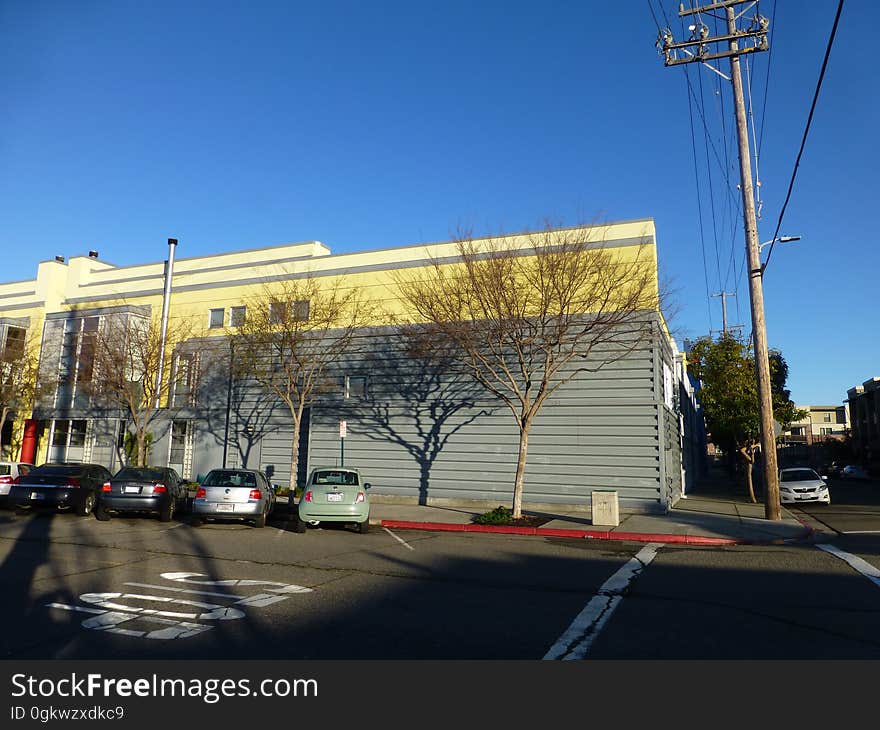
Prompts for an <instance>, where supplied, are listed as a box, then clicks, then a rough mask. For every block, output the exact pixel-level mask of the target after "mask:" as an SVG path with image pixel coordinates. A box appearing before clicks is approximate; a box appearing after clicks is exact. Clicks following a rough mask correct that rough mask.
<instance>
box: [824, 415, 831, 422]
mask: <svg viewBox="0 0 880 730" xmlns="http://www.w3.org/2000/svg"><path fill="white" fill-rule="evenodd" d="M823 420H824V421H825V423H831V414H830V413H826V414H825V416H824V418H823Z"/></svg>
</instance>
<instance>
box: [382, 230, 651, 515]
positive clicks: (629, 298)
mask: <svg viewBox="0 0 880 730" xmlns="http://www.w3.org/2000/svg"><path fill="white" fill-rule="evenodd" d="M601 230H602V229H600V228H598V227H592V228H575V229H558V228H553V227H551V226H546V227H545V228H544V229H543V230H541V231H539V232H535V233H530V234H525V235H524V237H523V238H522V239H510V238H507V239H505V238H498V239H482V240H478V239H473V238H469V237H465V238H461V239H459V240H458V241H457V242H456V243H457V246H456V248H457V254H458V255H457V256H456V257H455V260H454V261H451V262H450V261H449V260H439V259H438V260H433V261H432V262H431V264H430V266H429V267H428V268H427V270H426V271H420V272H419V275H418V278H414V277H412V276H406V275H403V274H400V275H397V277H396V282H397V285H398V288H399V291H400V295H401V298H402V300H403V301H404V302H405V303H406V304H407V305H408V307H409V309H410V310H411V318H412V320H413V321H414V322H422V323H426V324H427V326H428V327H429V328H430V329H431V330H433V334H434V338H435V340H436V342H437V344H438V346H440V347H442V348H443V351H444V352H445V353H447V354H450V355H451V356H452V357H453V358H454V359H455V360H456V361H457V364H458V365H459V366H461V367H462V368H463V370H464V372H465V373H467V374H468V375H469V376H470V377H472V378H474V379H475V380H476V381H477V382H479V383H480V384H481V385H482V386H483V387H484V388H485V389H486V390H487V391H488V392H489V393H490V394H492V395H494V396H495V397H497V398H498V399H500V400H501V401H502V402H503V403H504V404H505V405H506V406H507V408H508V409H509V410H510V412H511V414H512V415H513V417H514V418H515V419H516V423H517V426H518V429H519V452H518V457H517V465H516V476H515V478H514V484H513V505H512V512H513V517H514V518H515V519H518V518H520V517H521V516H522V494H523V475H524V472H525V467H526V458H527V454H528V442H529V432H530V430H531V427H532V424H533V422H534V420H535V417H536V416H537V415H538V413H539V412H540V410H541V407H542V406H543V405H544V404H545V403H546V402H547V399H548V398H550V397H551V396H552V395H553V394H554V393H556V392H557V391H558V390H559V388H561V387H562V386H563V385H565V384H566V383H568V382H570V381H571V380H572V379H573V378H575V377H577V376H578V375H579V374H581V373H584V372H590V371H595V370H597V369H599V368H601V367H603V366H604V365H607V364H609V363H611V362H613V361H615V360H619V359H621V358H623V357H626V355H627V354H628V353H630V352H632V351H633V350H634V349H635V348H637V347H639V346H640V345H641V344H642V343H643V342H644V341H645V340H646V338H649V337H653V333H654V332H655V325H654V324H653V322H654V321H655V320H654V318H653V317H651V316H648V315H649V313H652V312H655V311H656V310H657V309H658V308H659V291H658V283H657V265H656V260H655V256H654V251H653V247H651V246H648V245H635V246H626V247H618V248H612V247H607V248H606V247H604V245H603V243H604V242H603V240H602V237H603V234H602V233H601ZM517 241H519V243H518V242H517Z"/></svg>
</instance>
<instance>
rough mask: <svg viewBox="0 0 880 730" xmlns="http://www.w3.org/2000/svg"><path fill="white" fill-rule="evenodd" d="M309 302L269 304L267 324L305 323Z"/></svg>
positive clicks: (301, 300) (300, 300)
mask: <svg viewBox="0 0 880 730" xmlns="http://www.w3.org/2000/svg"><path fill="white" fill-rule="evenodd" d="M309 305H310V303H309V300H308V299H299V300H297V301H295V302H270V303H269V323H270V324H284V323H286V322H288V320H289V321H292V322H307V321H308V319H309Z"/></svg>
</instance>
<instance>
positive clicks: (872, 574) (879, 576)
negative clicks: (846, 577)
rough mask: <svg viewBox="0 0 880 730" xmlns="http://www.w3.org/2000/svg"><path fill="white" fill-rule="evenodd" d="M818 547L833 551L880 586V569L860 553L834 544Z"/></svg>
mask: <svg viewBox="0 0 880 730" xmlns="http://www.w3.org/2000/svg"><path fill="white" fill-rule="evenodd" d="M816 547H817V548H819V549H820V550H824V551H825V552H826V553H831V554H832V555H833V556H834V557H835V558H840V559H841V560H842V561H843V562H845V563H846V564H847V565H849V566H850V567H851V568H853V570H857V571H858V572H859V573H861V574H862V575H863V576H865V578H867V579H868V580H869V581H871V582H872V583H873V584H874V585H875V586H877V587H880V569H878V568H875V567H874V566H873V565H871V564H870V563H869V562H868V561H867V560H864V559H862V558H860V557H859V556H858V555H853V554H852V553H848V552H845V551H843V550H841V549H840V548H837V547H834V545H828V544H824V543H823V544H819V545H816Z"/></svg>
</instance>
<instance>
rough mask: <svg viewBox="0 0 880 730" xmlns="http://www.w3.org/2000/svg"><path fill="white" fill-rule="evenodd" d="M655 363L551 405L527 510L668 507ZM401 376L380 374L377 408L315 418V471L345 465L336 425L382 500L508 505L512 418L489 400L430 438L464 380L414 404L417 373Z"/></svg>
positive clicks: (589, 384) (648, 360)
mask: <svg viewBox="0 0 880 730" xmlns="http://www.w3.org/2000/svg"><path fill="white" fill-rule="evenodd" d="M654 355H655V352H654V348H653V347H651V346H649V345H646V346H645V347H643V348H641V349H640V350H637V351H636V352H634V353H632V354H631V355H630V356H628V357H627V358H626V359H624V360H621V361H619V362H615V363H610V364H608V365H606V366H604V367H603V368H602V369H601V370H599V371H598V372H594V373H585V374H581V375H579V376H578V377H577V378H576V380H574V381H572V382H571V383H569V384H567V385H566V386H564V387H563V388H562V389H561V390H560V391H559V392H558V393H557V394H556V395H555V396H554V397H552V398H551V399H550V400H548V401H547V403H546V404H545V406H544V407H543V409H542V411H541V412H540V413H539V415H538V417H537V419H536V421H535V423H534V425H533V427H532V431H531V434H530V438H529V453H528V462H527V468H526V474H525V488H524V501H525V502H527V503H528V502H531V503H548V504H559V505H571V506H581V507H586V506H588V504H589V499H590V492H591V491H593V490H595V489H616V490H617V491H618V497H619V499H620V501H621V504H622V505H623V506H625V507H630V508H636V509H643V510H645V511H653V510H655V509H658V508H659V506H660V504H661V503H660V496H661V495H660V491H661V479H660V461H659V460H660V456H661V454H660V443H659V435H658V403H657V394H656V388H655V372H654V370H655V368H654ZM393 375H394V377H393V379H392V382H391V384H390V385H389V383H388V382H385V383H376V382H375V380H376V379H377V378H381V377H383V375H382V373H381V372H379V373H377V372H376V371H375V370H374V371H373V374H372V375H371V376H370V383H369V390H370V392H371V395H372V397H373V398H374V400H375V403H371V404H370V405H369V406H367V407H361V408H358V406H357V405H354V406H352V405H350V404H347V403H346V402H343V401H342V400H341V399H338V400H337V401H334V400H333V399H324V400H322V401H321V402H320V403H319V404H317V405H316V406H315V407H314V409H313V418H312V438H311V446H310V451H309V462H310V464H311V465H312V466H314V465H318V464H338V463H339V460H340V445H339V430H338V422H339V420H340V418H345V419H346V421H347V423H348V437H347V438H346V440H345V463H346V464H347V465H354V466H358V467H359V468H361V469H362V470H363V471H364V473H365V474H366V477H367V479H368V481H370V482H371V483H372V484H373V486H374V494H376V495H384V496H389V497H405V498H415V499H418V500H420V501H430V500H444V499H450V500H479V501H493V502H496V503H499V504H508V503H510V501H511V498H512V485H513V480H514V476H515V470H516V457H517V453H518V448H519V443H518V430H517V427H516V422H515V421H514V418H513V414H512V413H511V411H510V410H509V409H508V408H507V407H506V406H505V405H504V404H502V403H499V402H498V401H497V400H491V399H489V398H487V397H486V394H481V397H480V398H479V399H476V398H475V399H474V400H473V404H472V406H471V407H469V408H465V409H460V410H456V411H455V412H454V413H452V414H451V415H449V416H448V417H446V419H445V420H444V421H443V425H442V428H439V429H436V430H435V431H434V432H432V426H434V425H436V421H437V419H436V418H434V420H433V422H432V416H436V412H435V411H432V405H433V406H436V404H437V403H440V404H441V406H440V408H439V411H440V412H441V416H442V404H443V403H445V402H446V400H444V398H443V393H444V389H446V390H449V389H453V390H454V389H455V388H456V387H458V386H456V385H455V384H454V383H455V380H454V378H449V379H448V380H447V381H445V382H440V383H439V384H437V385H436V387H434V388H433V390H432V389H431V388H426V389H423V392H421V393H420V394H419V395H420V397H419V398H409V399H408V398H407V388H408V387H410V388H411V383H410V381H409V379H410V378H414V377H415V376H416V375H417V373H415V372H413V371H412V369H411V368H410V367H408V366H407V365H406V364H405V363H402V362H400V363H396V364H395V367H394V368H393ZM440 380H441V381H442V380H443V379H440ZM417 389H418V386H416V387H415V388H412V390H417ZM428 391H431V392H428ZM472 395H473V394H472ZM432 398H433V400H432ZM447 400H449V402H450V403H452V399H447ZM376 412H381V413H382V414H383V415H385V416H386V417H385V418H384V419H377V418H375V417H374V416H375V413H376ZM371 416H373V417H371ZM441 439H442V440H443V442H442V444H440V443H439V442H440V440H441ZM441 446H442V447H441Z"/></svg>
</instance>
